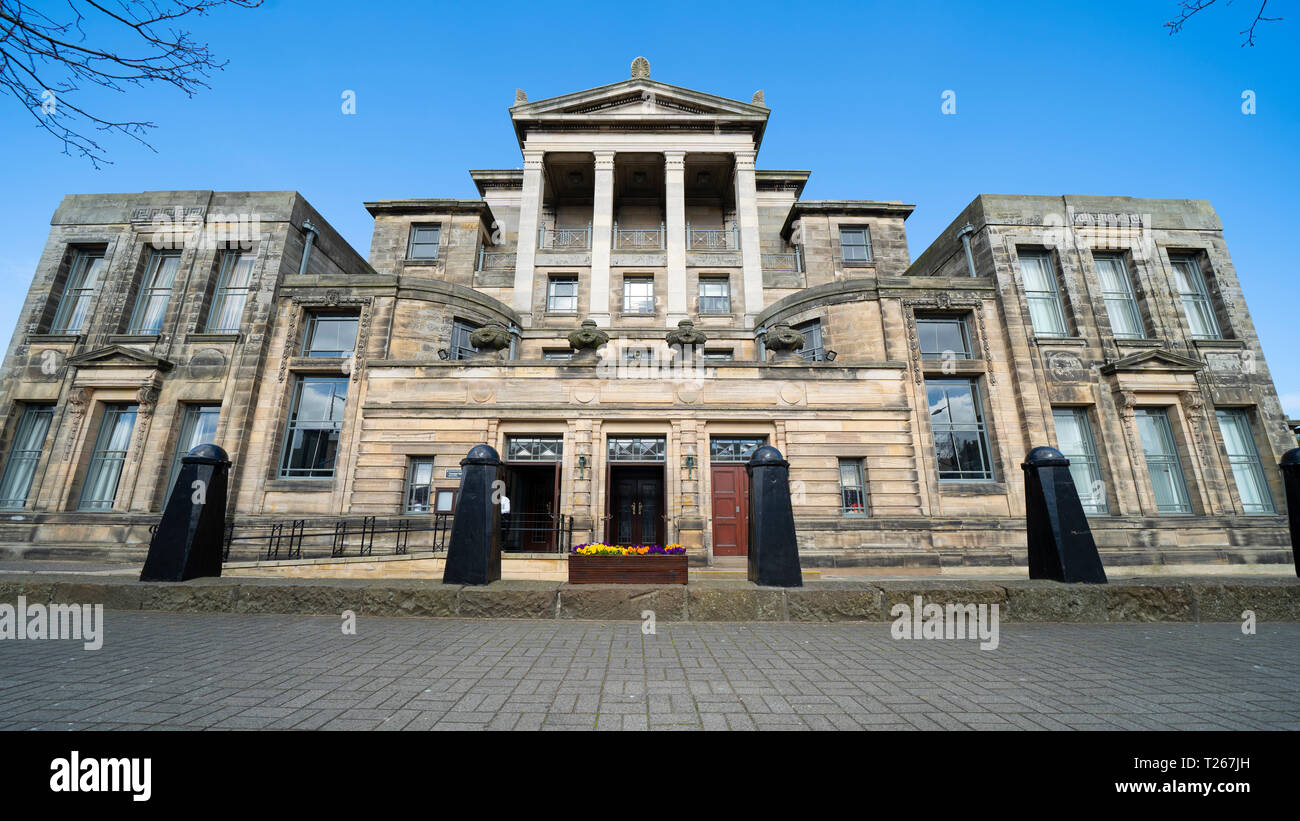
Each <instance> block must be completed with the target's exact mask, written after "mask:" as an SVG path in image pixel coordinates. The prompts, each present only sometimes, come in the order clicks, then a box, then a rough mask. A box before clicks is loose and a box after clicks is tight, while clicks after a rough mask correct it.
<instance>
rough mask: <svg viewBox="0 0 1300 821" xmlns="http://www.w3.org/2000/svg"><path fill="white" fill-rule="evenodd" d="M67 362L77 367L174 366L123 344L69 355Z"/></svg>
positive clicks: (161, 369) (160, 368) (157, 368)
mask: <svg viewBox="0 0 1300 821" xmlns="http://www.w3.org/2000/svg"><path fill="white" fill-rule="evenodd" d="M68 364H69V365H75V366H77V367H78V368H96V367H99V368H121V367H128V368H129V367H137V368H152V369H154V370H158V371H164V372H165V371H170V370H171V369H172V368H174V367H176V365H175V363H173V362H169V361H168V360H166V359H162V358H160V357H157V356H152V355H150V354H147V353H145V352H143V351H138V350H136V349H134V348H128V347H126V346H125V345H107V346H105V347H103V348H96V349H95V350H93V351H86V352H85V353H80V354H77V355H76V356H70V357H68Z"/></svg>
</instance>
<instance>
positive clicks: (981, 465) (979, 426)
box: [925, 379, 993, 481]
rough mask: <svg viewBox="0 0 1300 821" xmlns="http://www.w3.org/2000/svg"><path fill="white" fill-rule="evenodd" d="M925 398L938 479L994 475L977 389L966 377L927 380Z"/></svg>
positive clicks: (975, 477) (980, 478) (976, 477)
mask: <svg viewBox="0 0 1300 821" xmlns="http://www.w3.org/2000/svg"><path fill="white" fill-rule="evenodd" d="M925 389H926V401H927V403H928V405H929V408H930V428H931V430H932V432H933V434H934V450H935V459H936V462H937V463H938V468H939V478H940V479H951V480H957V479H964V480H979V481H987V480H990V479H992V478H993V461H992V458H991V455H990V451H989V444H988V435H987V432H986V430H985V427H984V416H983V413H982V412H981V409H980V403H979V392H978V390H977V388H976V387H975V384H974V383H973V382H971V381H969V380H956V379H947V380H927V382H926V386H925Z"/></svg>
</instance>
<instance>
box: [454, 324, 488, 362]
mask: <svg viewBox="0 0 1300 821" xmlns="http://www.w3.org/2000/svg"><path fill="white" fill-rule="evenodd" d="M481 327H483V326H481V325H479V324H477V323H475V322H469V321H467V320H464V319H453V320H452V322H451V351H450V353H451V358H452V359H469V358H470V357H472V356H473V355H474V354H476V353H478V348H475V347H474V344H473V343H472V342H470V341H469V335H470V334H472V333H474V332H475V331H477V330H478V329H479V328H481Z"/></svg>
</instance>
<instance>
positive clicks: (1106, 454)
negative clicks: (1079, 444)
mask: <svg viewBox="0 0 1300 821" xmlns="http://www.w3.org/2000/svg"><path fill="white" fill-rule="evenodd" d="M1055 410H1081V411H1083V413H1084V415H1085V417H1086V418H1087V421H1088V427H1089V433H1090V434H1091V435H1092V449H1093V455H1094V456H1095V457H1096V459H1097V472H1098V473H1100V474H1101V480H1102V482H1103V483H1104V484H1105V486H1106V487H1105V489H1104V491H1103V492H1104V493H1105V495H1106V512H1105V513H1089V514H1087V515H1088V516H1107V517H1109V516H1116V515H1119V511H1120V508H1119V492H1118V486H1117V482H1116V480H1115V470H1114V468H1113V467H1112V466H1111V458H1110V450H1111V447H1112V444H1111V442H1110V440H1108V439H1106V438H1105V436H1104V435H1103V428H1102V425H1101V421H1102V420H1101V409H1100V408H1099V407H1098V406H1097V403H1096V402H1053V403H1051V404H1050V405H1049V406H1048V411H1049V412H1048V414H1047V417H1048V418H1049V419H1050V418H1051V416H1052V414H1051V411H1055ZM1052 441H1054V442H1058V443H1059V442H1060V440H1059V439H1058V438H1057V435H1056V423H1055V420H1053V422H1052Z"/></svg>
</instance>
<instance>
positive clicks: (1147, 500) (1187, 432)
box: [1118, 391, 1209, 519]
mask: <svg viewBox="0 0 1300 821" xmlns="http://www.w3.org/2000/svg"><path fill="white" fill-rule="evenodd" d="M1124 393H1127V394H1129V395H1130V400H1129V401H1131V402H1132V404H1129V405H1125V403H1124V402H1122V401H1121V402H1119V403H1118V404H1119V411H1120V423H1121V425H1122V426H1123V429H1124V436H1125V439H1126V440H1127V441H1128V445H1129V452H1130V460H1129V461H1130V464H1131V467H1132V470H1133V478H1134V480H1135V482H1136V483H1137V491H1138V494H1137V496H1138V505H1139V507H1140V511H1141V512H1140V515H1141V516H1144V517H1150V518H1173V519H1178V518H1186V517H1188V516H1205V515H1208V513H1209V511H1208V509H1207V508H1206V501H1207V499H1206V494H1207V492H1208V488H1207V487H1206V485H1205V474H1204V470H1205V466H1204V464H1203V463H1202V461H1201V460H1200V459H1199V458H1197V452H1198V450H1197V444H1196V442H1195V441H1194V440H1195V439H1196V438H1198V434H1197V433H1196V432H1195V431H1194V430H1193V428H1192V427H1191V425H1192V424H1193V420H1191V419H1189V418H1188V415H1187V412H1186V408H1185V407H1184V403H1183V402H1182V401H1180V400H1179V396H1178V394H1176V393H1175V394H1171V393H1167V392H1151V393H1146V392H1133V391H1125V392H1124ZM1139 408H1161V409H1163V410H1165V411H1166V413H1167V414H1168V418H1169V430H1170V433H1171V434H1172V436H1173V438H1174V450H1175V451H1176V452H1177V454H1178V461H1179V464H1180V466H1181V468H1182V472H1183V484H1184V485H1185V486H1186V488H1187V498H1188V503H1189V505H1190V506H1191V510H1190V511H1188V512H1187V513H1182V514H1163V515H1162V514H1160V513H1158V512H1157V511H1156V505H1155V491H1154V490H1153V488H1152V484H1151V476H1150V475H1149V474H1148V472H1147V463H1146V459H1145V458H1144V457H1143V450H1142V437H1141V435H1140V434H1139V432H1138V428H1137V418H1136V413H1135V412H1136V410H1137V409H1139Z"/></svg>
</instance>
